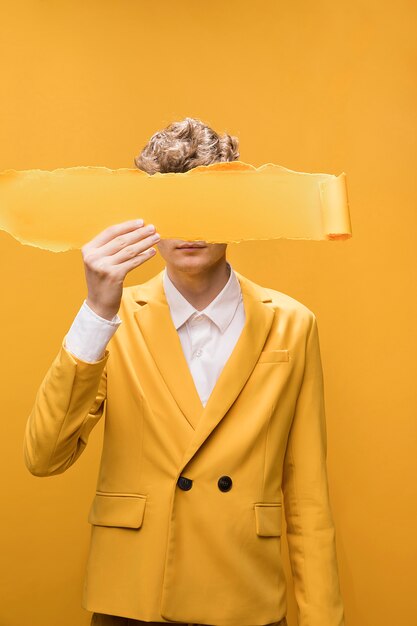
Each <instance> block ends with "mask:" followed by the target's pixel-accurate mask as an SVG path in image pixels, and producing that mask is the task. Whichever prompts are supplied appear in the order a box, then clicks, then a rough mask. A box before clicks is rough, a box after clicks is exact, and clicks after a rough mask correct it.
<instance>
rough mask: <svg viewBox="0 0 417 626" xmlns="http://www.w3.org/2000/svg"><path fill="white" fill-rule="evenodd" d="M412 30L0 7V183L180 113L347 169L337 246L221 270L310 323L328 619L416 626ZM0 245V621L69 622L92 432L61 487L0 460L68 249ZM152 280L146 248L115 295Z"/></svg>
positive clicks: (329, 8)
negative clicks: (339, 602) (293, 301)
mask: <svg viewBox="0 0 417 626" xmlns="http://www.w3.org/2000/svg"><path fill="white" fill-rule="evenodd" d="M416 17H417V5H416V3H415V2H414V1H407V0H396V1H395V2H394V1H393V0H388V1H386V2H384V3H376V2H373V1H372V0H363V1H361V2H357V1H355V0H353V1H352V0H340V1H339V2H334V1H333V0H317V2H314V3H311V2H303V1H301V0H293V2H281V1H272V0H263V1H262V0H261V1H258V2H256V3H255V2H247V1H244V0H240V1H237V0H229V1H228V2H223V1H221V0H211V2H210V3H202V2H193V1H191V0H180V1H177V2H174V3H173V2H169V1H167V0H160V1H159V2H154V3H151V2H140V1H133V0H117V1H116V0H100V1H97V0H90V1H89V2H83V1H81V0H75V1H74V0H71V2H70V1H69V0H59V2H53V1H52V0H25V1H24V2H23V1H22V0H15V1H14V2H13V3H6V2H1V20H0V64H1V79H0V145H1V147H2V150H1V152H0V170H1V169H7V168H15V169H31V168H40V169H54V168H56V167H70V166H75V165H106V166H108V167H111V168H118V167H131V166H132V165H133V156H134V155H135V154H136V153H137V152H138V151H139V150H140V148H141V147H143V145H144V144H145V143H146V142H147V140H148V138H149V137H150V135H151V134H152V133H153V132H155V131H156V130H158V129H159V128H162V127H164V126H166V125H167V124H168V123H170V122H171V121H174V120H176V119H182V118H183V117H185V116H187V115H189V116H194V117H199V118H201V119H202V120H204V121H206V122H208V123H209V124H211V125H212V126H213V127H214V128H215V129H216V130H218V131H219V132H223V131H228V132H230V133H231V134H236V135H238V136H239V137H240V141H241V159H242V160H243V161H246V162H249V163H252V164H254V165H256V166H259V165H261V164H263V163H266V162H274V163H279V164H281V165H284V166H286V167H288V168H290V169H294V170H299V171H306V172H328V173H334V174H339V173H340V172H341V171H345V172H346V173H347V175H348V188H349V198H350V205H351V217H352V226H353V238H352V239H351V240H349V241H346V242H340V243H335V242H313V241H310V242H308V241H304V242H303V241H286V240H280V241H275V242H262V243H260V242H248V243H244V244H243V243H242V244H238V245H236V244H235V245H233V246H229V259H230V261H231V263H232V265H233V266H234V267H235V269H237V270H238V271H239V272H241V273H243V274H245V275H247V276H248V277H249V278H251V279H252V280H255V281H256V282H259V283H262V284H264V285H267V286H270V287H273V288H275V289H278V290H280V291H283V292H285V293H287V294H289V295H291V296H293V297H295V298H297V299H299V300H300V301H301V302H303V303H305V304H306V305H307V306H309V307H310V308H311V309H312V310H313V311H314V312H315V313H316V315H317V318H318V323H319V332H320V340H321V350H322V359H323V367H324V376H325V385H326V408H327V422H328V448H329V453H328V467H329V480H330V489H331V498H332V503H333V510H334V517H335V523H336V532H337V547H338V555H339V563H340V574H341V586H342V593H343V596H344V600H345V605H346V618H347V624H349V625H350V626H388V625H390V626H392V625H393V624H395V625H397V624H398V625H400V626H416V624H417V594H416V593H415V589H416V583H417V580H416V573H415V564H416V558H417V533H416V522H417V519H416V517H417V515H416V513H417V510H416V507H417V504H416V503H417V481H416V478H415V476H416V469H417V464H416V443H417V422H416V405H417V403H416V383H415V375H416V367H415V354H416V347H417V343H416V335H417V332H416V328H417V325H416V323H415V320H416V314H417V298H416V268H417V258H416V257H417V253H416V238H415V233H416V228H417V224H416V222H417V218H416V191H417V190H416V183H415V181H416V175H415V155H416V118H415V111H416V106H417V87H416V81H415V73H416V54H417V38H416V37H415V32H416ZM254 208H255V209H256V207H254ZM56 210H57V211H59V206H57V207H56ZM138 217H140V207H138ZM0 250H1V268H2V279H1V282H2V285H1V294H2V299H1V302H2V307H1V324H0V332H1V348H2V350H1V356H2V358H1V361H0V368H1V383H2V389H1V399H2V411H1V415H2V419H1V434H2V436H1V438H0V448H1V449H0V476H1V483H2V493H3V501H2V514H1V516H0V542H1V545H0V553H1V555H2V567H1V568H0V624H1V626H75V625H77V626H78V625H79V626H82V625H86V624H88V623H89V614H88V613H86V612H85V611H84V610H83V609H82V608H81V607H80V597H81V587H82V579H83V570H84V562H85V557H86V553H87V549H88V540H89V526H88V524H87V511H88V508H89V505H90V502H91V498H92V496H93V494H94V489H95V481H96V476H97V470H98V463H99V458H100V446H101V436H102V424H101V425H99V426H98V427H97V428H96V430H95V431H94V432H93V434H92V436H91V438H90V443H89V445H88V448H87V450H86V451H85V453H84V454H83V456H82V457H81V458H80V459H79V461H78V462H77V463H76V465H75V466H74V467H73V468H71V469H70V470H69V471H68V472H67V473H66V474H63V475H61V476H56V477H52V478H44V479H39V478H35V477H33V476H31V475H30V474H29V473H28V472H27V470H26V468H25V467H24V464H23V455H22V440H23V433H24V427H25V423H26V419H27V416H28V414H29V411H30V408H31V406H32V403H33V400H34V397H35V394H36V391H37V388H38V386H39V384H40V381H41V379H42V377H43V375H44V374H45V372H46V370H47V368H48V367H49V364H50V363H51V361H52V359H53V357H54V356H55V354H56V353H57V351H58V349H59V346H60V342H61V340H62V337H63V336H64V334H65V333H66V332H67V330H68V328H69V326H70V324H71V322H72V319H73V318H74V316H75V314H76V313H77V311H78V309H79V306H80V305H81V303H82V300H83V299H84V297H85V295H86V290H85V284H84V272H83V266H82V259H81V254H80V253H79V252H69V253H62V254H53V253H50V252H45V251H41V250H37V249H35V248H30V247H28V246H22V245H20V244H18V243H17V242H16V241H15V240H14V239H12V238H11V237H10V236H9V235H7V234H6V233H0ZM161 268H162V263H161V258H160V257H159V256H157V257H156V258H155V259H153V260H152V261H150V262H149V263H147V264H146V266H144V267H142V268H138V269H137V270H135V271H134V272H132V273H131V274H130V275H129V276H128V278H127V280H126V284H127V285H131V284H134V283H137V282H141V281H143V280H146V279H147V278H148V277H150V276H151V275H153V274H154V273H155V272H156V271H158V270H159V269H161ZM287 573H288V578H289V580H290V572H289V568H288V563H287ZM295 623H296V620H295V605H294V598H293V595H292V592H291V587H290V592H289V625H290V626H295Z"/></svg>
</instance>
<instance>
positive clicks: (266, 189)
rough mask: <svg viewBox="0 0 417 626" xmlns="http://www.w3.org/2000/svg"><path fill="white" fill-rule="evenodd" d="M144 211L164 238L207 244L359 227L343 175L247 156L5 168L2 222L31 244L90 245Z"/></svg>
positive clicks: (316, 235) (0, 178)
mask: <svg viewBox="0 0 417 626" xmlns="http://www.w3.org/2000/svg"><path fill="white" fill-rule="evenodd" d="M137 218H143V219H144V220H145V223H152V224H155V226H156V229H157V231H158V232H159V234H160V235H161V237H162V238H178V239H186V240H205V241H208V242H224V243H228V242H239V241H244V240H255V239H260V240H262V239H279V238H286V239H316V240H319V239H331V240H336V239H348V238H349V237H351V235H352V233H351V225H350V216H349V207H348V199H347V191H346V175H345V174H344V173H342V174H340V175H339V176H334V175H330V174H304V173H302V172H294V171H292V170H289V169H286V168H285V167H282V166H280V165H274V164H273V163H266V164H265V165H262V166H260V167H258V168H256V167H254V166H253V165H250V164H248V163H243V162H242V161H233V162H224V163H213V164H212V165H204V166H199V167H196V168H194V169H192V170H189V171H188V172H186V173H166V174H160V173H157V174H154V175H152V176H151V175H149V174H147V173H146V172H143V171H142V170H139V169H127V168H123V169H117V170H111V169H108V168H106V167H70V168H61V169H56V170H52V171H48V170H23V171H16V170H6V171H4V172H0V229H2V230H5V231H7V232H8V233H10V234H11V235H12V236H13V237H15V238H16V239H17V240H18V241H20V242H21V243H23V244H28V245H32V246H36V247H39V248H44V249H47V250H52V251H54V252H61V251H65V250H70V249H75V248H81V247H82V246H83V245H84V244H85V243H87V242H88V241H90V239H92V238H93V237H94V236H95V235H97V234H98V233H99V232H101V231H102V230H104V229H105V228H106V227H107V226H110V225H111V224H117V223H119V222H124V221H127V220H131V219H137Z"/></svg>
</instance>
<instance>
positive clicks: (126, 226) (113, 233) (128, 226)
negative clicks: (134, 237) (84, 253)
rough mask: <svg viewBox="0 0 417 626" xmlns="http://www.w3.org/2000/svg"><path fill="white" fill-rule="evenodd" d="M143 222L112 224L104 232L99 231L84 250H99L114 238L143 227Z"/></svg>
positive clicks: (131, 221)
mask: <svg viewBox="0 0 417 626" xmlns="http://www.w3.org/2000/svg"><path fill="white" fill-rule="evenodd" d="M143 223H144V222H143V220H141V219H139V220H129V221H127V222H121V223H120V224H112V225H111V226H108V227H107V228H105V229H104V230H102V231H101V233H99V234H98V235H96V237H94V238H93V239H91V241H89V242H88V243H86V244H85V246H83V248H84V249H89V248H100V247H101V246H103V245H105V244H106V243H108V242H109V241H112V240H113V239H115V237H119V236H121V235H125V234H126V233H131V232H132V231H135V230H137V229H138V228H140V227H141V226H143Z"/></svg>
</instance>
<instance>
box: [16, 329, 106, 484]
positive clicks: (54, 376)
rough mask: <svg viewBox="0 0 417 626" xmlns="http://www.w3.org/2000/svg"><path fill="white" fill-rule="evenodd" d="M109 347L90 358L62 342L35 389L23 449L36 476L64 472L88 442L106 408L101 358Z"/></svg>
mask: <svg viewBox="0 0 417 626" xmlns="http://www.w3.org/2000/svg"><path fill="white" fill-rule="evenodd" d="M108 357H109V351H108V350H105V353H104V355H103V357H102V358H101V359H100V360H98V361H96V362H93V363H88V362H85V361H82V360H81V359H79V358H78V357H76V356H74V355H73V354H71V353H70V352H69V350H67V348H66V347H65V339H64V340H63V342H62V345H61V348H60V350H59V352H58V354H57V356H56V357H55V359H54V361H53V362H52V364H51V366H50V368H49V370H48V371H47V373H46V375H45V377H44V379H43V381H42V383H41V385H40V387H39V389H38V392H37V394H36V398H35V403H34V405H33V407H32V410H31V413H30V415H29V418H28V421H27V424H26V430H25V436H24V443H23V450H24V461H25V465H26V467H27V468H28V470H29V471H30V472H31V473H32V474H34V475H35V476H52V475H53V474H61V473H62V472H65V470H67V469H68V468H69V467H70V466H71V465H72V464H73V463H74V462H75V461H76V460H77V459H78V457H79V456H80V454H81V453H82V452H83V450H84V449H85V447H86V445H87V441H88V437H89V434H90V432H91V430H92V428H93V427H94V426H95V425H96V424H97V422H98V421H99V419H100V418H101V416H102V415H103V413H104V411H105V400H106V393H107V370H106V363H107V359H108Z"/></svg>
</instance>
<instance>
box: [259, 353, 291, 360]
mask: <svg viewBox="0 0 417 626" xmlns="http://www.w3.org/2000/svg"><path fill="white" fill-rule="evenodd" d="M289 360H290V352H289V350H264V351H263V352H261V356H260V357H259V359H258V363H280V362H283V361H289Z"/></svg>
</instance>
